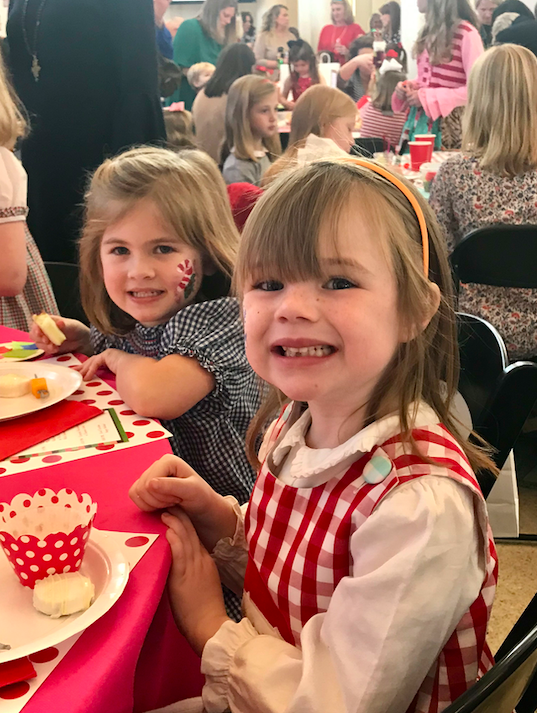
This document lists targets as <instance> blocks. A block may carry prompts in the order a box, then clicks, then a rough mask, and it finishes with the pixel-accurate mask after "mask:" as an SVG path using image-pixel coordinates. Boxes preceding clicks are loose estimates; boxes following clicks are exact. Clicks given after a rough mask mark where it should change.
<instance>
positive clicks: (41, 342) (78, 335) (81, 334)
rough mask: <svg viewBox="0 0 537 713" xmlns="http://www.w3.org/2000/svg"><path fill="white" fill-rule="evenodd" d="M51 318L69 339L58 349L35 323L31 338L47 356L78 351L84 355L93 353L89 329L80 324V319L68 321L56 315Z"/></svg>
mask: <svg viewBox="0 0 537 713" xmlns="http://www.w3.org/2000/svg"><path fill="white" fill-rule="evenodd" d="M50 317H51V319H53V320H54V322H56V325H57V327H58V329H61V331H62V332H63V333H64V334H65V336H66V337H67V339H66V340H65V342H64V343H63V344H62V345H61V346H59V347H57V346H56V345H55V344H53V343H52V342H51V341H50V339H49V338H48V337H47V336H46V334H45V333H44V332H43V331H42V330H41V328H40V327H38V326H37V324H36V323H35V322H33V323H32V327H31V329H30V337H31V338H32V340H33V341H34V342H35V343H36V345H37V347H38V349H43V351H44V352H45V353H46V354H65V353H66V352H76V351H79V352H82V353H84V354H87V353H91V347H90V329H89V327H86V325H85V324H82V322H79V321H78V319H68V318H67V317H60V316H59V315H55V314H51V315H50Z"/></svg>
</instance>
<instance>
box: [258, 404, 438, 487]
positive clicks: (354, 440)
mask: <svg viewBox="0 0 537 713" xmlns="http://www.w3.org/2000/svg"><path fill="white" fill-rule="evenodd" d="M411 410H412V406H411V407H410V411H411ZM437 423H438V416H437V415H436V413H435V412H434V411H433V409H432V408H431V407H430V406H428V405H427V404H425V403H421V404H420V406H419V408H418V413H417V415H416V420H415V422H414V428H423V427H425V426H432V425H436V424H437ZM310 424H311V415H310V412H309V409H308V410H307V411H305V412H304V413H303V414H302V415H301V416H300V418H298V419H297V420H296V421H295V423H293V424H292V425H291V426H290V427H289V429H288V430H286V431H284V433H283V434H282V436H281V438H280V439H278V440H277V441H276V445H275V446H274V449H273V451H272V454H271V459H272V462H273V463H274V465H275V466H279V465H280V464H281V462H282V461H283V459H284V458H285V457H286V456H287V455H288V454H289V451H290V450H291V449H293V448H295V450H296V455H295V458H296V459H298V461H300V463H298V462H297V463H296V465H297V467H299V468H300V472H301V473H302V476H303V477H307V476H309V475H316V474H317V473H321V472H323V471H325V470H328V468H332V467H333V466H335V465H337V464H338V463H341V462H342V461H344V460H346V459H347V458H349V457H350V456H353V455H355V454H357V453H369V452H370V451H372V450H373V449H374V448H375V446H377V445H378V444H379V443H384V441H387V440H388V439H389V438H391V437H392V436H395V435H397V434H398V433H400V432H401V424H400V421H399V416H398V415H397V414H391V415H389V416H385V417H384V418H381V419H380V420H378V421H375V422H374V423H371V424H369V426H366V427H365V428H363V429H362V430H361V431H359V432H358V433H356V434H355V435H354V436H351V437H350V438H349V440H348V441H345V443H342V444H341V445H339V446H336V447H335V448H309V446H307V445H306V441H305V435H306V433H307V431H308V429H309V427H310Z"/></svg>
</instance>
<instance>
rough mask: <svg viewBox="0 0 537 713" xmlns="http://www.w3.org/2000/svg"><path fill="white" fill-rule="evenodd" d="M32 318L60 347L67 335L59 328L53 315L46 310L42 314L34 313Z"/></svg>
mask: <svg viewBox="0 0 537 713" xmlns="http://www.w3.org/2000/svg"><path fill="white" fill-rule="evenodd" d="M32 319H33V320H34V322H35V323H36V324H37V326H38V327H40V328H41V330H42V331H43V332H44V333H45V334H46V336H47V337H48V338H49V339H50V341H51V342H52V343H53V344H55V345H56V346H57V347H59V346H60V345H61V344H63V343H64V342H65V340H66V339H67V337H66V336H65V334H64V333H63V332H62V331H61V329H58V326H57V324H56V322H55V321H54V320H53V319H52V317H51V316H50V315H49V314H47V313H46V312H41V314H33V315H32Z"/></svg>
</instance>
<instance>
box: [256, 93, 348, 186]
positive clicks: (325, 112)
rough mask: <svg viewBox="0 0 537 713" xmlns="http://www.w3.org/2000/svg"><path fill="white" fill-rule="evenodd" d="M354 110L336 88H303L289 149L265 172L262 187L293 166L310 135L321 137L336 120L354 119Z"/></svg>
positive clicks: (295, 110)
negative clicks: (351, 117)
mask: <svg viewBox="0 0 537 713" xmlns="http://www.w3.org/2000/svg"><path fill="white" fill-rule="evenodd" d="M357 111H358V110H357V109H356V104H355V102H354V101H353V100H352V99H351V97H350V96H349V95H348V94H345V92H342V91H341V90H340V89H335V88H334V87H328V86H327V85H325V84H316V85H314V86H313V87H310V88H309V89H307V90H306V91H305V92H304V94H302V95H301V96H300V97H299V99H298V101H297V103H296V105H295V108H294V110H293V115H292V117H291V133H290V134H289V147H288V148H287V150H286V151H285V153H284V154H283V156H282V157H281V158H280V159H278V161H276V162H275V163H274V164H273V165H272V166H271V167H270V168H269V169H268V170H267V171H266V173H265V175H264V176H263V181H262V185H263V186H267V185H268V184H269V183H270V182H271V181H273V180H274V179H275V178H276V176H278V175H279V174H280V173H281V172H282V171H285V170H287V169H290V168H292V167H293V166H294V165H295V163H296V157H297V153H298V150H299V149H301V148H302V147H303V146H304V145H305V143H306V139H307V138H308V136H309V135H310V134H315V136H323V135H324V132H325V130H326V129H327V127H328V126H330V124H332V123H333V122H334V121H336V119H342V118H344V117H347V116H348V117H350V116H352V115H354V116H356V114H357Z"/></svg>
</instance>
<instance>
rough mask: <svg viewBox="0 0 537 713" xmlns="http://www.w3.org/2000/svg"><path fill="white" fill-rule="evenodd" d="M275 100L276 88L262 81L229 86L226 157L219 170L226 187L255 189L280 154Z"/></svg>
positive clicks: (251, 79) (250, 78) (250, 79)
mask: <svg viewBox="0 0 537 713" xmlns="http://www.w3.org/2000/svg"><path fill="white" fill-rule="evenodd" d="M278 99H279V92H278V88H277V87H276V86H275V85H274V84H272V82H269V80H268V79H264V78H263V77H256V76H254V75H247V76H245V77H241V78H240V79H237V80H236V81H235V82H233V84H232V85H231V88H230V90H229V95H228V100H227V107H226V141H227V146H228V149H230V153H229V156H228V157H227V158H226V160H225V161H224V167H223V169H222V173H223V176H224V180H225V182H226V183H228V184H229V183H253V184H254V185H259V183H260V181H261V178H262V177H263V174H264V173H265V171H266V170H267V168H268V167H269V166H270V164H271V161H272V160H273V158H274V157H275V156H276V155H279V154H280V153H281V144H280V137H279V134H278Z"/></svg>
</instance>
